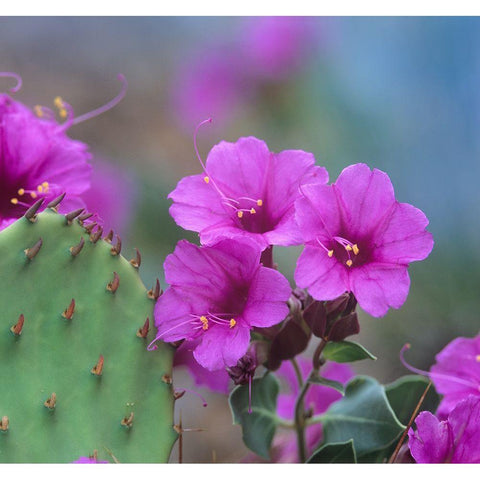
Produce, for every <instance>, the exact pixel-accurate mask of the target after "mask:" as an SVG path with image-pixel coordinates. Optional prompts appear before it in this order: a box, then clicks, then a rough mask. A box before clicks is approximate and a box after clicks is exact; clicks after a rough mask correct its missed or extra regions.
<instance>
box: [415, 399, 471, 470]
mask: <svg viewBox="0 0 480 480" xmlns="http://www.w3.org/2000/svg"><path fill="white" fill-rule="evenodd" d="M415 423H416V425H417V430H416V431H414V430H413V429H412V428H411V429H410V430H409V432H408V437H409V440H408V445H409V447H410V453H411V454H412V457H413V458H414V459H415V461H416V462H417V463H480V397H479V396H474V395H470V396H469V397H467V398H466V399H464V400H462V401H461V402H459V403H457V405H456V406H455V408H453V410H452V411H451V412H450V413H449V415H448V418H447V420H444V421H440V420H438V418H437V417H436V416H435V415H433V414H431V413H430V412H421V413H420V414H419V415H418V417H417V418H416V420H415Z"/></svg>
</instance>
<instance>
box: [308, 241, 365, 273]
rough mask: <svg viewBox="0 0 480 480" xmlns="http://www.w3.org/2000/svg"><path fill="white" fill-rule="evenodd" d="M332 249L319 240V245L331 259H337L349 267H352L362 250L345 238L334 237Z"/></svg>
mask: <svg viewBox="0 0 480 480" xmlns="http://www.w3.org/2000/svg"><path fill="white" fill-rule="evenodd" d="M332 240H333V242H332V245H331V248H327V247H326V246H325V245H324V244H323V243H322V242H321V241H320V240H319V239H318V238H317V243H318V244H319V245H320V246H321V247H322V248H323V249H324V250H325V251H326V252H327V255H328V256H329V257H330V258H333V257H334V256H335V258H336V259H337V260H339V261H341V262H342V263H345V265H346V266H347V267H349V268H350V267H352V266H353V265H354V264H355V263H356V261H357V259H358V254H359V253H360V249H359V248H358V245H357V244H356V243H353V242H351V241H350V240H347V239H345V238H343V237H339V236H335V237H332Z"/></svg>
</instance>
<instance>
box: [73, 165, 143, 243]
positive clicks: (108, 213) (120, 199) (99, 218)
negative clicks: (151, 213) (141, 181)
mask: <svg viewBox="0 0 480 480" xmlns="http://www.w3.org/2000/svg"><path fill="white" fill-rule="evenodd" d="M82 199H83V200H84V201H85V203H86V206H87V210H88V211H89V212H91V213H94V214H95V215H96V216H95V217H94V220H95V221H96V222H99V223H101V224H102V226H103V229H104V230H105V231H108V230H110V229H113V230H115V231H116V232H117V233H119V234H120V235H123V234H125V232H126V230H127V228H128V225H129V223H130V220H131V217H132V214H133V210H134V202H135V184H134V182H133V181H132V179H131V178H130V176H129V175H127V172H126V171H124V170H122V168H121V167H120V166H118V165H114V164H113V163H109V162H107V161H105V160H99V159H98V158H95V161H94V162H93V171H92V177H91V184H90V188H89V189H88V190H86V191H85V192H84V193H82Z"/></svg>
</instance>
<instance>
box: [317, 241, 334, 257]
mask: <svg viewBox="0 0 480 480" xmlns="http://www.w3.org/2000/svg"><path fill="white" fill-rule="evenodd" d="M317 242H318V244H319V245H320V246H321V247H322V248H323V249H324V250H325V251H326V252H327V255H328V256H329V257H330V258H332V257H333V250H329V249H328V248H327V247H326V246H325V245H324V244H323V243H322V242H321V241H320V240H319V239H318V238H317Z"/></svg>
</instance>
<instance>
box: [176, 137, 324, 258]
mask: <svg viewBox="0 0 480 480" xmlns="http://www.w3.org/2000/svg"><path fill="white" fill-rule="evenodd" d="M198 158H199V160H200V162H201V164H202V167H203V170H204V172H203V173H202V174H200V175H193V176H189V177H185V178H183V179H182V180H181V181H180V182H179V183H178V185H177V187H176V189H175V190H174V191H173V192H172V193H170V195H169V198H171V199H172V200H173V205H172V206H171V207H170V214H171V215H172V217H173V218H174V220H175V221H176V222H177V224H178V225H180V226H181V227H183V228H185V229H187V230H193V231H195V232H199V234H200V240H201V242H202V243H203V244H205V245H210V244H212V243H215V242H216V241H217V240H218V239H219V238H221V237H228V238H238V237H249V238H251V239H253V240H255V241H256V242H257V243H258V244H259V245H260V246H261V248H262V249H265V248H266V247H268V246H269V245H284V246H286V245H298V244H300V243H301V242H302V238H301V235H300V233H299V231H298V228H297V225H296V223H295V218H294V214H295V210H294V203H295V200H297V199H298V198H299V197H300V193H299V186H300V185H302V184H305V183H313V182H318V183H321V184H323V183H326V182H327V181H328V174H327V171H326V170H325V169H324V168H323V167H317V166H314V163H315V159H314V157H313V155H312V154H311V153H306V152H304V151H302V150H285V151H283V152H280V153H272V152H270V151H269V150H268V147H267V145H266V144H265V142H263V141H261V140H258V139H257V138H254V137H247V138H240V139H239V140H238V141H237V142H235V143H229V142H224V141H223V142H220V143H219V144H218V145H216V146H214V147H213V148H212V150H211V151H210V153H209V154H208V157H207V161H206V163H205V164H204V163H203V162H202V160H201V159H200V156H198Z"/></svg>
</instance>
